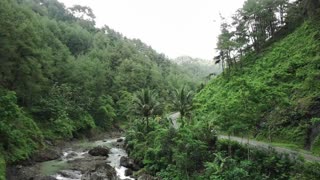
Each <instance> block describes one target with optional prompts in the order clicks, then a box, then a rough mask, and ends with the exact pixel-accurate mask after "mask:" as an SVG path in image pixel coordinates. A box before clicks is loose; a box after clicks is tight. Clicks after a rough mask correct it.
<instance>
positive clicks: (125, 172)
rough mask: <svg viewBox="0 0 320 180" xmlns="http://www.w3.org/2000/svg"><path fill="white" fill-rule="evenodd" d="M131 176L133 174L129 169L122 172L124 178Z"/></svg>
mask: <svg viewBox="0 0 320 180" xmlns="http://www.w3.org/2000/svg"><path fill="white" fill-rule="evenodd" d="M132 174H133V172H132V170H131V169H126V170H125V171H124V175H125V176H131V175H132Z"/></svg>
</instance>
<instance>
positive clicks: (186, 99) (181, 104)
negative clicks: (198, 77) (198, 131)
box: [172, 87, 193, 126]
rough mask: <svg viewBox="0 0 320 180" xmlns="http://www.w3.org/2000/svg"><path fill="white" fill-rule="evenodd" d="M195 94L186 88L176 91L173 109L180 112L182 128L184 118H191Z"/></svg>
mask: <svg viewBox="0 0 320 180" xmlns="http://www.w3.org/2000/svg"><path fill="white" fill-rule="evenodd" d="M192 98H193V92H192V91H187V90H186V89H185V87H182V88H181V89H180V90H178V89H175V91H174V93H173V99H172V109H173V110H175V111H179V112H180V119H181V123H182V126H183V125H184V122H183V118H184V117H185V116H189V115H190V112H191V110H192V108H193V106H192Z"/></svg>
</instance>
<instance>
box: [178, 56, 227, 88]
mask: <svg viewBox="0 0 320 180" xmlns="http://www.w3.org/2000/svg"><path fill="white" fill-rule="evenodd" d="M172 61H173V62H175V63H177V64H178V65H180V66H181V68H182V69H184V70H185V71H186V72H188V73H191V74H192V75H193V77H194V78H197V79H199V81H203V82H204V81H208V80H210V79H211V78H212V77H214V76H217V75H218V74H220V73H221V66H220V65H218V64H215V63H214V61H213V60H205V59H199V58H192V57H189V56H181V57H177V58H176V59H173V60H172ZM188 73H187V74H188Z"/></svg>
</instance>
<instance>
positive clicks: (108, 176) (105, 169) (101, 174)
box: [81, 164, 118, 180]
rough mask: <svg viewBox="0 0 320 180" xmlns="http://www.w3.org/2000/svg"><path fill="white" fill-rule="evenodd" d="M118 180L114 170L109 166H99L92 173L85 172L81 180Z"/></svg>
mask: <svg viewBox="0 0 320 180" xmlns="http://www.w3.org/2000/svg"><path fill="white" fill-rule="evenodd" d="M102 179H103V180H118V177H117V172H116V170H115V169H114V168H113V167H111V166H110V165H109V164H99V165H97V166H96V167H95V169H94V170H92V171H87V172H86V173H85V174H84V175H83V176H82V177H81V180H102Z"/></svg>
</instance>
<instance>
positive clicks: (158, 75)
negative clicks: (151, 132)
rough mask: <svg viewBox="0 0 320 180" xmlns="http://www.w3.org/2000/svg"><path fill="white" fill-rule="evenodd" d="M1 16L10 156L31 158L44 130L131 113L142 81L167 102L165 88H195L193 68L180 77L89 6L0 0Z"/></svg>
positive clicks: (1, 115) (111, 120)
mask: <svg viewBox="0 0 320 180" xmlns="http://www.w3.org/2000/svg"><path fill="white" fill-rule="evenodd" d="M0 16H1V17H2V18H1V20H0V27H1V28H0V34H1V38H0V44H1V47H0V61H1V66H0V86H1V94H0V95H1V97H0V98H1V99H0V100H1V104H0V105H1V107H0V108H1V109H0V125H1V127H0V135H1V136H0V140H1V141H0V142H1V144H0V147H3V149H4V156H5V157H6V158H7V159H6V160H7V161H8V162H10V163H11V162H15V161H18V160H22V159H26V158H28V156H29V155H30V154H31V153H32V152H33V151H34V150H36V149H37V148H38V147H39V144H41V142H42V141H43V139H44V138H45V139H53V140H54V139H66V138H73V137H74V136H77V135H78V134H80V133H85V132H87V131H90V130H91V129H92V128H95V127H98V128H102V129H104V130H109V129H111V128H112V127H113V125H114V124H115V123H117V122H118V121H119V120H121V121H126V120H128V119H130V116H131V115H132V114H133V112H132V111H131V107H132V101H133V94H135V93H136V92H137V91H139V90H140V89H141V88H145V89H148V88H149V89H157V90H158V92H159V96H160V97H161V98H159V99H158V101H159V102H162V103H164V107H167V106H168V103H167V102H169V100H168V99H169V97H168V92H169V91H171V90H173V89H174V88H179V87H180V85H181V84H186V85H187V86H192V87H193V88H195V85H194V84H195V83H194V81H193V79H192V74H190V73H189V74H188V76H187V77H184V74H185V73H186V72H184V71H183V70H181V69H180V68H179V67H178V66H177V65H175V64H173V63H171V62H170V61H169V59H168V58H166V57H165V56H164V55H163V54H159V53H157V52H156V51H155V50H153V49H152V48H151V47H149V46H147V45H146V44H144V43H143V42H141V41H140V40H137V39H134V40H131V39H127V38H126V37H124V36H123V35H121V34H120V33H118V32H116V31H114V30H112V29H110V28H109V27H107V26H105V27H103V28H96V27H95V22H94V18H95V16H94V14H93V13H92V10H91V9H90V8H89V7H83V6H79V5H77V6H74V7H72V8H70V9H67V8H66V7H65V6H64V5H63V4H62V3H60V2H58V1H57V0H41V2H40V1H39V0H3V1H0ZM2 89H3V90H2ZM6 90H10V92H9V91H6ZM11 91H12V92H11ZM152 111H154V112H152V113H150V114H161V113H162V112H155V111H156V110H155V108H153V110H152ZM150 112H151V111H150ZM38 127H39V128H40V129H41V131H42V132H41V131H40V130H39V128H38Z"/></svg>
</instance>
